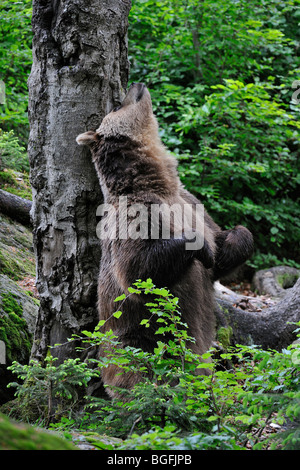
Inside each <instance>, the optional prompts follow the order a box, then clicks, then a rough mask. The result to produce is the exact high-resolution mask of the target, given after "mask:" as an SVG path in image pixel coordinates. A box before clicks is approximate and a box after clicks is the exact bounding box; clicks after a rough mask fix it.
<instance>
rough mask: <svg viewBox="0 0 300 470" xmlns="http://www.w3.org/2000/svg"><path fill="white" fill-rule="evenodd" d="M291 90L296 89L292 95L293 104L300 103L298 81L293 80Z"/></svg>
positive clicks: (299, 82)
mask: <svg viewBox="0 0 300 470" xmlns="http://www.w3.org/2000/svg"><path fill="white" fill-rule="evenodd" d="M292 88H296V91H294V93H293V94H292V101H293V103H294V104H299V103H300V80H295V81H294V82H293V83H292Z"/></svg>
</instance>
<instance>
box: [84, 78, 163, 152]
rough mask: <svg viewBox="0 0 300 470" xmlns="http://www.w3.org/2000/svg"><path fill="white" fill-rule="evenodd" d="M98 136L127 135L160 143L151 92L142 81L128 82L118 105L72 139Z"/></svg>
mask: <svg viewBox="0 0 300 470" xmlns="http://www.w3.org/2000/svg"><path fill="white" fill-rule="evenodd" d="M98 136H101V137H104V138H105V137H121V136H125V137H128V138H130V139H132V140H134V141H136V142H139V143H140V144H142V145H146V146H148V145H150V144H151V145H152V146H153V145H155V144H159V143H160V138H159V134H158V124H157V121H156V118H155V116H154V114H153V110H152V102H151V96H150V93H149V91H148V89H147V87H146V86H145V85H144V84H143V83H132V84H131V86H130V87H129V90H128V92H127V94H126V96H125V98H124V100H123V102H122V103H121V105H120V106H118V107H116V108H114V109H113V110H112V111H111V112H110V113H109V114H108V115H107V116H105V118H104V119H103V121H102V122H101V124H100V126H99V128H98V129H97V130H96V135H95V133H94V132H92V131H89V132H85V133H84V134H80V135H79V136H78V137H77V139H76V141H77V143H78V144H79V145H88V144H91V143H92V142H95V140H96V139H97V138H98Z"/></svg>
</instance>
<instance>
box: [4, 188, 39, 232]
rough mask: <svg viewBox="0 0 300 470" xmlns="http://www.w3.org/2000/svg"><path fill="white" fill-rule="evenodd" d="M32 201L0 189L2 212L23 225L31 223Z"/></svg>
mask: <svg viewBox="0 0 300 470" xmlns="http://www.w3.org/2000/svg"><path fill="white" fill-rule="evenodd" d="M31 206H32V202H31V201H28V200H27V199H23V198H22V197H19V196H16V195H15V194H11V193H8V192H6V191H3V189H0V212H1V213H2V214H5V215H8V217H10V218H11V219H13V220H16V221H17V222H20V223H21V224H23V225H30V224H31V220H30V209H31Z"/></svg>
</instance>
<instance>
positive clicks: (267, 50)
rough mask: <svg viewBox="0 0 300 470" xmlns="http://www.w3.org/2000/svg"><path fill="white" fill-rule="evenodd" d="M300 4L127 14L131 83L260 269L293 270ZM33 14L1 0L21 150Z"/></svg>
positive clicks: (2, 118) (9, 125)
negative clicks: (139, 84)
mask: <svg viewBox="0 0 300 470" xmlns="http://www.w3.org/2000/svg"><path fill="white" fill-rule="evenodd" d="M299 7H300V0H288V1H286V0H285V1H283V0H282V1H281V0H270V1H265V0H253V1H252V2H249V1H246V0H238V1H237V0H202V1H199V0H180V1H179V0H160V1H154V0H137V1H135V0H133V2H132V9H131V12H130V15H129V59H130V63H131V75H130V81H144V82H145V83H146V84H147V85H148V86H149V88H150V90H151V95H152V98H153V104H154V110H155V113H156V115H157V117H158V120H159V124H160V128H161V137H162V139H163V142H164V143H165V144H166V145H167V146H168V148H169V149H170V150H171V151H172V152H174V153H175V154H176V156H177V157H178V160H179V171H180V175H181V178H182V180H183V182H184V183H185V185H186V186H187V188H188V189H190V190H191V191H192V192H193V193H194V194H195V195H196V196H198V197H199V198H200V199H201V200H202V201H203V203H204V204H205V205H206V208H207V209H208V211H209V212H210V213H211V214H212V216H213V217H214V218H215V220H216V221H217V222H218V223H219V224H220V225H221V226H222V227H224V228H229V227H232V226H234V225H235V224H238V223H240V224H244V225H246V226H247V227H248V228H249V229H250V230H251V231H252V232H253V234H254V237H255V244H256V252H255V255H254V257H253V259H252V260H251V261H250V265H252V266H253V267H255V268H256V269H257V268H264V267H267V266H272V265H276V264H282V263H285V264H290V265H294V266H298V267H299V266H300V249H299V239H300V217H299V215H300V214H299V212H300V211H299V193H300V192H299V182H300V176H299V165H300V164H299V128H300V122H299V110H300V103H298V102H297V101H298V100H295V99H294V100H293V98H292V97H293V94H294V93H295V91H296V90H295V89H294V88H293V84H294V83H295V82H296V80H299V79H300V58H299V52H298V51H299V26H298V24H299V20H300V8H299ZM30 19H31V1H28V0H25V1H23V2H18V1H15V0H13V1H6V0H4V1H2V2H1V6H0V79H1V80H3V81H4V82H5V85H6V101H5V104H2V105H0V127H1V128H2V130H3V131H5V132H8V131H14V134H15V136H17V137H18V138H19V141H20V144H21V147H22V146H24V145H26V142H27V138H28V120H27V93H28V92H27V85H26V82H27V78H28V75H29V72H30V66H31V40H32V33H31V27H30ZM298 88H300V86H298ZM294 96H295V95H294ZM297 96H298V95H297ZM4 138H6V140H5V145H6V147H5V149H6V155H7V140H8V141H10V139H9V138H8V137H7V134H4V133H2V140H3V139H4ZM0 139H1V135H0ZM11 139H13V136H12V135H11ZM8 147H9V146H8ZM12 147H13V150H12V152H14V153H13V155H16V148H15V145H13V144H12ZM6 160H9V158H6ZM22 165H23V167H24V163H22ZM19 166H20V165H19Z"/></svg>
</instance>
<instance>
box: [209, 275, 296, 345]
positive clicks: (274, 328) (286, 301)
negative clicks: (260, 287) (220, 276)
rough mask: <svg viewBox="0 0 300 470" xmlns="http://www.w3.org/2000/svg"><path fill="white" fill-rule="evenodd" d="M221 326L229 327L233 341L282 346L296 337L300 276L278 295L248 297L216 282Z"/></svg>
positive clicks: (216, 313) (235, 342) (218, 318)
mask: <svg viewBox="0 0 300 470" xmlns="http://www.w3.org/2000/svg"><path fill="white" fill-rule="evenodd" d="M215 292H216V300H217V303H216V309H215V315H216V319H217V325H218V327H219V328H220V327H223V328H227V329H229V331H230V333H231V338H230V343H231V344H232V345H236V344H244V345H254V344H255V345H258V346H260V347H261V348H263V349H276V350H281V349H283V348H286V347H287V346H288V345H289V344H291V343H292V342H293V341H295V340H296V338H297V336H296V333H295V330H296V328H297V325H296V323H297V322H299V321H300V278H299V279H298V280H297V282H296V283H295V285H294V286H293V287H291V288H288V289H286V290H285V293H284V295H283V293H282V292H280V295H279V296H278V297H276V298H275V297H267V296H258V297H247V296H240V295H238V294H235V293H234V292H232V291H231V290H230V289H227V288H226V287H224V286H222V285H221V284H220V283H216V284H215Z"/></svg>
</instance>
